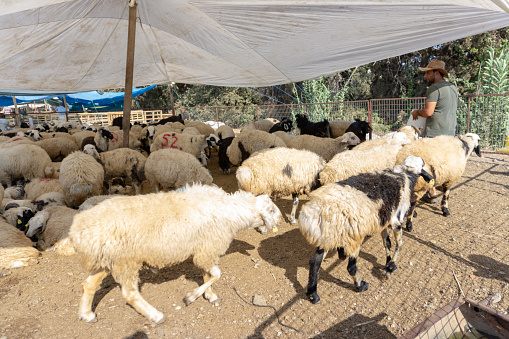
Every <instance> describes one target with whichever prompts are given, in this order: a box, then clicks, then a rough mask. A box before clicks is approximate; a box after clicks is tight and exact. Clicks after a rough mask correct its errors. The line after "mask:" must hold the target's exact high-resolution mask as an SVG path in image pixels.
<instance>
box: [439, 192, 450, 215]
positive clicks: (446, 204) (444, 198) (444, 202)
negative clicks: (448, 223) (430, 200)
mask: <svg viewBox="0 0 509 339" xmlns="http://www.w3.org/2000/svg"><path fill="white" fill-rule="evenodd" d="M442 188H443V189H444V194H443V196H442V202H441V203H440V205H441V206H442V214H443V216H444V217H448V216H450V215H451V213H450V212H449V194H450V193H451V186H449V185H448V184H443V185H442Z"/></svg>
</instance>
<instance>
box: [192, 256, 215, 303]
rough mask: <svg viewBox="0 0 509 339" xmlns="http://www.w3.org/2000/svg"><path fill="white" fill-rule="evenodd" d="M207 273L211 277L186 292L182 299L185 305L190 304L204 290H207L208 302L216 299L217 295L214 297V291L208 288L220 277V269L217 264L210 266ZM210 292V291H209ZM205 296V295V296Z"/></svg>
mask: <svg viewBox="0 0 509 339" xmlns="http://www.w3.org/2000/svg"><path fill="white" fill-rule="evenodd" d="M207 273H208V274H210V276H211V278H210V280H208V281H207V282H205V283H204V284H203V285H201V286H200V287H198V288H195V289H194V290H193V292H189V293H187V294H186V298H185V299H184V301H185V303H186V305H189V304H191V303H192V302H193V301H195V300H196V299H197V298H198V297H199V296H200V295H202V294H203V293H205V291H207V290H208V300H209V301H210V302H215V301H217V296H216V297H215V298H214V295H215V294H214V293H213V292H212V289H210V290H209V288H210V286H211V285H212V284H213V283H215V282H216V281H218V280H219V277H221V270H220V269H219V267H218V266H217V265H214V266H212V268H211V269H210V270H208V271H207ZM210 292H212V293H210ZM205 298H207V296H205Z"/></svg>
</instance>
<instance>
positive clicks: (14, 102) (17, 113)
mask: <svg viewBox="0 0 509 339" xmlns="http://www.w3.org/2000/svg"><path fill="white" fill-rule="evenodd" d="M12 103H13V104H14V114H15V115H14V124H15V125H17V126H19V127H21V118H20V116H19V109H18V102H17V101H16V97H15V96H14V95H13V96H12Z"/></svg>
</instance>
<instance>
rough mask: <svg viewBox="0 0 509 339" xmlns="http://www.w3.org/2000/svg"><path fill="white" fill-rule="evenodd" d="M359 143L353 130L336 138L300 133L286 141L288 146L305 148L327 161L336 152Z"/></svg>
mask: <svg viewBox="0 0 509 339" xmlns="http://www.w3.org/2000/svg"><path fill="white" fill-rule="evenodd" d="M359 143H360V139H359V137H357V136H356V135H355V134H354V133H353V132H347V133H345V134H343V135H342V136H340V137H337V138H336V139H332V138H321V137H317V136H314V135H309V134H302V135H298V136H296V137H295V138H294V139H293V140H292V141H290V142H289V143H288V147H289V148H295V149H305V150H308V151H311V152H314V153H316V154H318V155H319V156H321V157H322V158H324V159H325V161H329V160H331V159H332V157H334V156H335V155H336V154H338V153H341V152H343V151H345V150H346V149H347V147H348V146H354V145H357V144H359Z"/></svg>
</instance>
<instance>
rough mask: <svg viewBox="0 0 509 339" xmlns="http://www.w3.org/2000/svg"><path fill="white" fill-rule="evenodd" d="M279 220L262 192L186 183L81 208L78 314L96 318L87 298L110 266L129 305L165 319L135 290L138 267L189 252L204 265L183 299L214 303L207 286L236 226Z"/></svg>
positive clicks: (76, 231)
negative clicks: (82, 273) (82, 274)
mask: <svg viewBox="0 0 509 339" xmlns="http://www.w3.org/2000/svg"><path fill="white" fill-rule="evenodd" d="M168 206H171V208H168ZM280 220H281V212H280V211H279V209H278V208H277V206H276V205H274V203H272V201H271V200H270V198H269V197H268V196H266V195H262V196H258V197H255V196H254V195H253V194H251V193H247V192H243V191H239V192H236V193H234V194H227V193H226V192H225V191H223V190H222V189H221V188H219V187H214V186H209V185H193V186H187V187H186V188H185V189H184V191H183V192H168V193H154V194H147V195H139V196H134V197H115V198H111V199H108V200H106V201H103V202H102V203H100V204H99V205H97V206H95V207H93V208H91V209H89V210H86V211H83V212H80V213H78V214H77V215H76V216H75V217H74V222H73V224H72V226H71V230H70V232H69V235H70V238H71V240H72V242H73V243H74V246H75V249H76V251H77V252H78V254H79V255H80V262H81V264H82V265H83V267H84V268H85V269H86V270H87V271H88V272H90V276H89V277H88V278H87V280H86V281H85V282H84V283H83V296H82V297H81V301H80V306H79V317H80V319H84V320H86V321H87V322H91V321H94V320H95V319H96V315H95V313H94V312H92V301H93V299H94V295H95V292H96V291H97V289H98V288H99V284H100V283H101V281H102V280H103V279H104V278H105V277H106V276H107V275H108V273H109V272H111V274H112V276H113V278H114V279H115V281H117V282H118V283H119V284H120V286H121V288H122V295H123V296H124V298H125V299H126V300H127V302H128V303H129V304H130V305H132V306H133V307H134V308H135V309H136V310H137V311H138V312H139V313H141V314H142V315H144V316H145V317H146V318H147V319H149V320H150V321H152V322H155V323H160V322H162V321H164V315H163V313H161V312H159V311H158V310H156V309H155V308H154V307H153V306H151V305H150V304H149V303H148V302H147V301H145V299H143V297H142V296H141V295H140V292H139V290H138V274H139V273H138V271H139V270H140V269H141V267H142V266H143V264H146V265H148V266H150V267H155V268H160V267H164V266H167V265H173V264H177V263H180V262H182V261H184V260H186V259H187V258H189V257H190V256H192V257H193V262H194V264H195V265H196V266H197V267H199V268H201V269H202V270H203V271H204V284H203V285H201V286H199V287H198V288H196V289H194V290H193V291H192V292H190V293H188V294H187V295H186V299H185V300H186V303H187V304H189V303H192V302H193V301H195V300H196V299H197V298H198V297H199V296H200V295H202V294H204V296H205V298H206V299H208V300H209V301H210V302H216V301H217V300H218V298H217V295H216V294H214V293H213V291H212V288H211V285H212V284H213V283H214V282H216V281H217V280H218V279H219V277H220V274H221V271H220V269H219V267H218V266H217V264H218V261H219V257H220V256H221V255H223V254H224V253H225V252H226V250H227V249H228V247H229V246H230V243H231V242H232V241H233V239H234V237H235V235H236V234H237V232H239V231H241V230H244V229H248V228H252V227H258V226H261V225H264V224H265V225H266V226H268V227H269V228H271V229H272V228H274V227H275V226H277V224H278V223H280ZM104 225H108V226H107V227H105V226H104ZM161 239H165V240H164V241H161Z"/></svg>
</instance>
